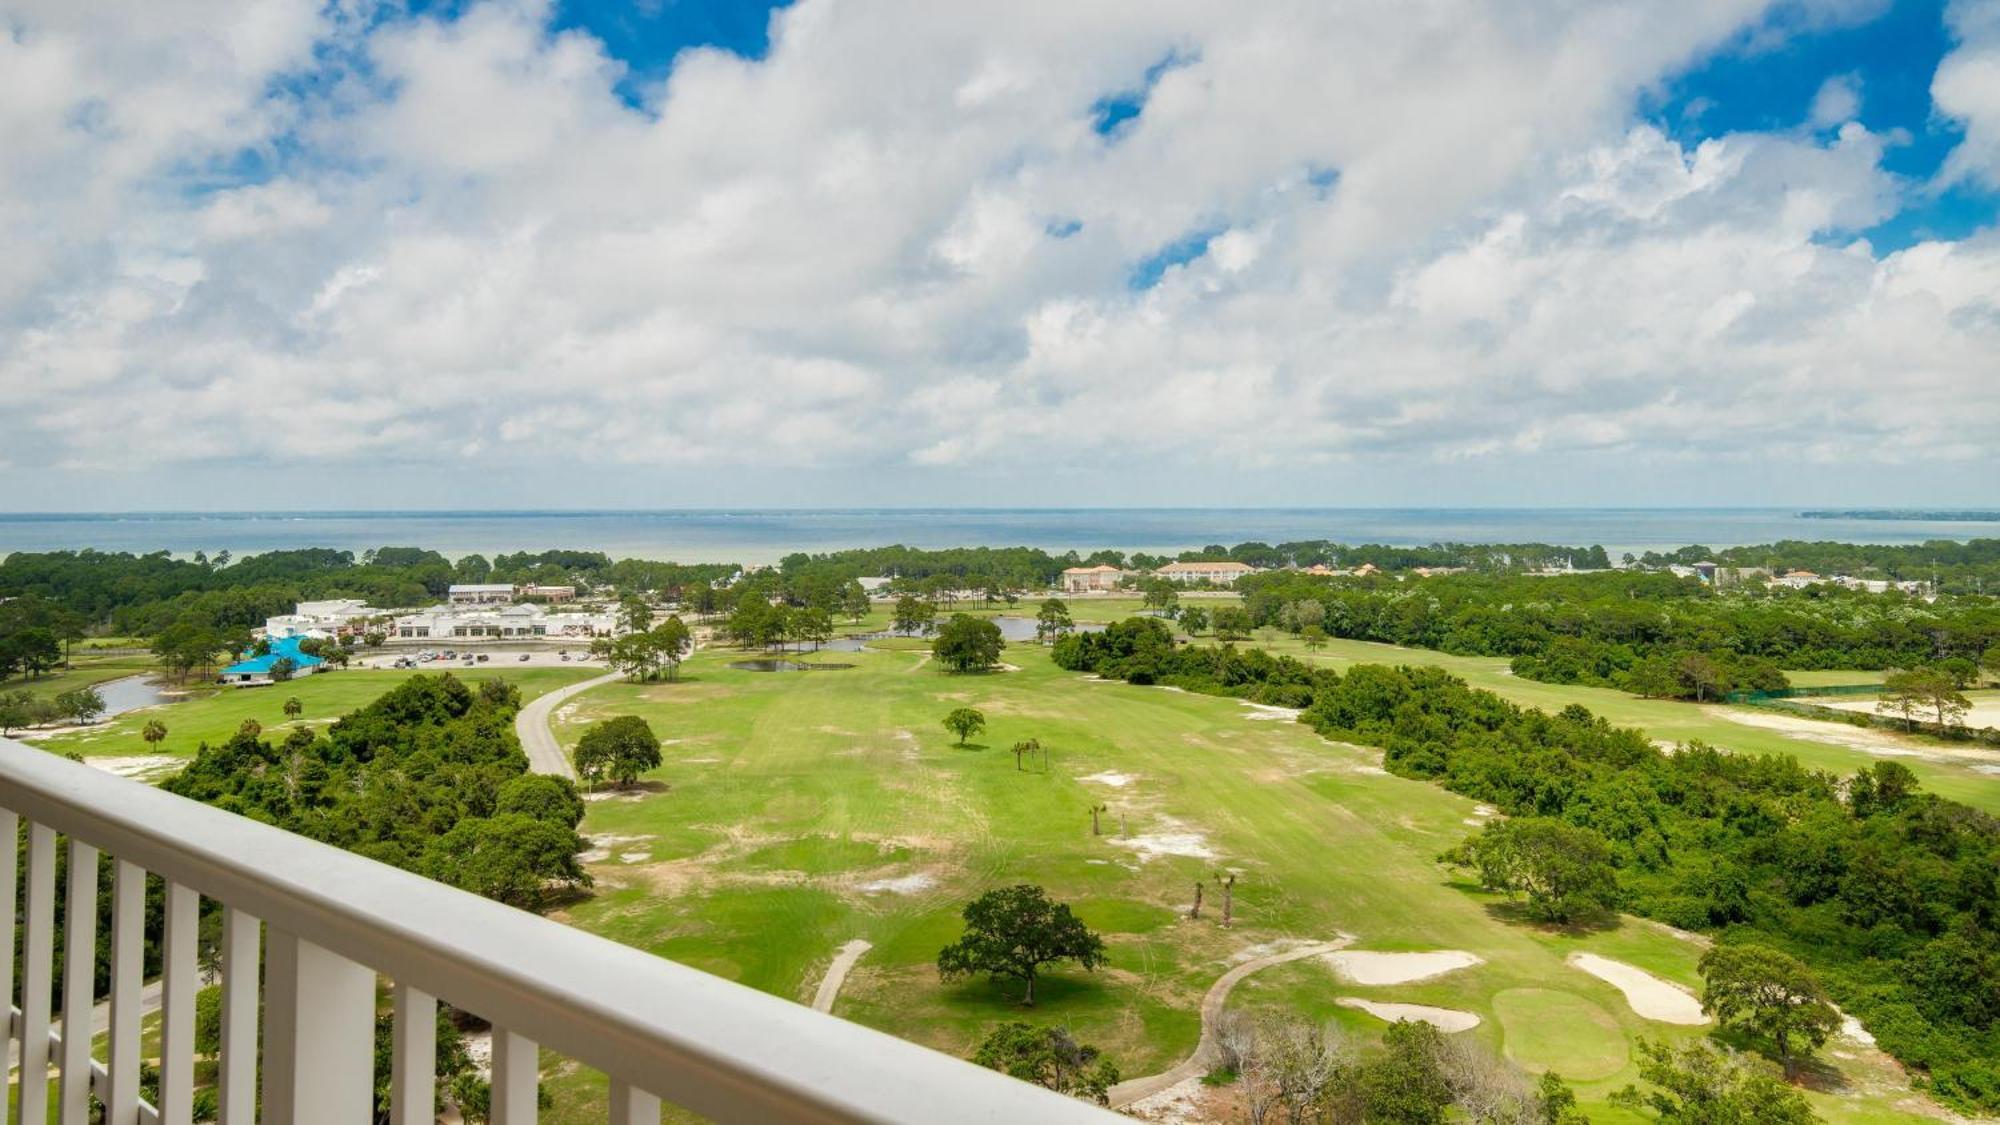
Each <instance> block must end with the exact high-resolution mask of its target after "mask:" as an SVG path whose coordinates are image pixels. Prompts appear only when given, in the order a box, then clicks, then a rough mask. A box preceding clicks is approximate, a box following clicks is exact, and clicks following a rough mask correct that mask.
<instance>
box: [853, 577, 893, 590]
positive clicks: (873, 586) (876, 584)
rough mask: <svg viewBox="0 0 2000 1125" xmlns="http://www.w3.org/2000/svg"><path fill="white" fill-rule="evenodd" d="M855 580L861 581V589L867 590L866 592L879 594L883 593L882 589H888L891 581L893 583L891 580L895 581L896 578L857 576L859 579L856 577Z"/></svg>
mask: <svg viewBox="0 0 2000 1125" xmlns="http://www.w3.org/2000/svg"><path fill="white" fill-rule="evenodd" d="M855 581H856V582H859V583H861V589H862V590H863V591H865V592H867V593H870V594H879V593H881V592H882V591H884V590H886V589H888V588H889V583H891V582H893V581H895V579H893V578H857V579H855Z"/></svg>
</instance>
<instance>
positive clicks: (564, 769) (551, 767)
mask: <svg viewBox="0 0 2000 1125" xmlns="http://www.w3.org/2000/svg"><path fill="white" fill-rule="evenodd" d="M624 678H625V674H624V673H623V672H606V673H605V674H604V675H602V676H597V677H595V678H592V679H588V680H583V681H580V682H578V683H574V684H569V685H567V686H565V687H559V688H557V689H556V690H554V691H552V692H549V693H548V694H547V695H543V696H538V697H536V698H535V699H533V700H530V701H529V702H528V705H527V706H525V707H523V708H521V710H520V713H518V714H516V715H515V716H514V733H515V734H516V735H518V736H519V737H520V739H521V749H523V750H525V751H527V753H528V768H529V769H531V770H534V771H535V772H536V773H546V774H550V775H553V776H555V777H566V778H569V779H570V780H571V781H575V780H576V770H575V768H574V767H572V766H571V765H570V764H569V755H567V754H565V753H563V748H562V743H560V742H558V741H556V732H555V731H553V730H551V729H550V728H549V720H550V719H552V718H554V717H555V713H556V708H558V707H560V706H562V705H563V704H564V703H566V702H568V701H569V700H570V699H571V698H572V697H575V696H578V695H581V694H583V693H584V692H586V691H589V690H590V689H591V688H596V687H603V686H604V685H605V684H608V683H613V682H615V681H618V680H621V679H624Z"/></svg>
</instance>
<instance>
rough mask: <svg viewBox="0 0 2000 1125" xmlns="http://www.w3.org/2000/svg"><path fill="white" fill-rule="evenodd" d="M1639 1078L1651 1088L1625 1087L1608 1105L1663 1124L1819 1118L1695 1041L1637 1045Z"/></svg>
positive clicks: (1774, 1085) (1781, 1124) (1775, 1083)
mask: <svg viewBox="0 0 2000 1125" xmlns="http://www.w3.org/2000/svg"><path fill="white" fill-rule="evenodd" d="M1638 1061H1639V1077H1641V1078H1643V1079H1645V1080H1646V1082H1647V1083H1648V1084H1649V1085H1650V1086H1651V1087H1652V1089H1649V1090H1646V1091H1644V1092H1641V1091H1640V1090H1638V1089H1637V1088H1635V1087H1632V1086H1627V1087H1625V1088H1624V1089H1623V1090H1620V1091H1618V1092H1617V1093H1616V1094H1613V1095H1612V1098H1611V1100H1612V1104H1613V1105H1617V1106H1622V1107H1624V1108H1627V1109H1633V1110H1639V1111H1643V1112H1650V1113H1651V1114H1652V1115H1653V1117H1654V1119H1655V1120H1657V1121H1660V1122H1662V1123H1663V1125H1812V1123H1813V1122H1817V1121H1818V1120H1819V1115H1817V1114H1815V1113H1814V1112H1813V1111H1812V1106H1810V1105H1808V1104H1807V1102H1806V1099H1805V1095H1803V1094H1801V1093H1799V1092H1798V1091H1797V1090H1794V1089H1792V1088H1791V1087H1790V1086H1787V1085H1785V1084H1784V1083H1783V1082H1780V1081H1779V1080H1778V1079H1776V1078H1775V1077H1773V1076H1771V1075H1769V1074H1765V1073H1763V1072H1761V1071H1759V1070H1756V1069H1755V1068H1753V1067H1750V1066H1746V1065H1745V1064H1744V1063H1743V1061H1742V1060H1741V1059H1739V1058H1737V1057H1736V1056H1735V1055H1734V1054H1733V1053H1730V1052H1727V1051H1723V1050H1718V1049H1717V1048H1715V1047H1711V1046H1709V1045H1708V1044H1707V1043H1704V1042H1702V1041H1700V1040H1693V1041H1690V1042H1686V1043H1682V1044H1680V1045H1678V1046H1676V1045H1675V1044H1672V1043H1659V1042H1654V1041H1652V1040H1650V1039H1641V1040H1639V1060H1638Z"/></svg>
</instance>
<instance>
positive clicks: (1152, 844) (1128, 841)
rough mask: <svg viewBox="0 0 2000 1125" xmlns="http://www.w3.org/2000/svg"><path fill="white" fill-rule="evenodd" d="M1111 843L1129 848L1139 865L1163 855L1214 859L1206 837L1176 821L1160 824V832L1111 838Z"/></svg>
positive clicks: (1213, 853) (1213, 851)
mask: <svg viewBox="0 0 2000 1125" xmlns="http://www.w3.org/2000/svg"><path fill="white" fill-rule="evenodd" d="M1107 838H1108V839H1109V840H1110V842H1111V843H1113V844H1116V845H1117V846H1119V847H1121V848H1130V849H1131V850H1132V851H1133V853H1134V854H1135V855H1136V856H1137V857H1138V860H1139V862H1140V863H1147V862H1150V861H1152V860H1154V859H1157V858H1158V857H1160V856H1163V855H1177V856H1187V857H1189V858H1191V859H1214V858H1215V849H1214V848H1211V847H1209V846H1208V837H1206V836H1204V835H1202V834H1201V833H1200V832H1197V831H1195V830H1194V829H1192V828H1189V827H1188V826H1186V825H1184V824H1181V823H1180V822H1178V821H1174V820H1167V821H1164V822H1162V824H1161V831H1158V832H1149V833H1147V834H1145V835H1143V836H1111V837H1107Z"/></svg>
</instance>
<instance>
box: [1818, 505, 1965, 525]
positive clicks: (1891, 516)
mask: <svg viewBox="0 0 2000 1125" xmlns="http://www.w3.org/2000/svg"><path fill="white" fill-rule="evenodd" d="M1799 518H1800V519H1802V520H1888V521H1900V522H1905V523H2000V509H1996V508H1939V509H1917V508H1820V509H1815V510H1812V511H1806V512H1800V513H1799Z"/></svg>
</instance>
